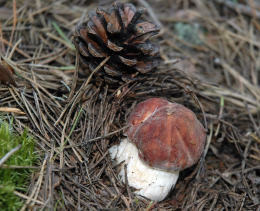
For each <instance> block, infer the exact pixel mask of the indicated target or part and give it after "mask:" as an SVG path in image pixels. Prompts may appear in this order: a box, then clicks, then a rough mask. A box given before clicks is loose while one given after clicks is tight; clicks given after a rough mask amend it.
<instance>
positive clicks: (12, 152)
mask: <svg viewBox="0 0 260 211" xmlns="http://www.w3.org/2000/svg"><path fill="white" fill-rule="evenodd" d="M21 147H22V145H21V144H19V145H18V146H17V147H15V148H13V149H12V150H10V152H8V153H7V154H6V155H5V156H4V157H2V158H1V160H0V166H1V165H3V164H4V162H5V161H7V160H8V158H9V157H11V156H12V155H13V154H14V153H15V152H16V151H18V150H19V149H20V148H21Z"/></svg>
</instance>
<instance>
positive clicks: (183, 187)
mask: <svg viewBox="0 0 260 211" xmlns="http://www.w3.org/2000/svg"><path fill="white" fill-rule="evenodd" d="M111 2H112V1H105V0H99V1H87V0H85V1H81V0H70V1H68V0H57V1H52V0H45V1H41V0H35V1H29V0H13V1H1V0H0V23H1V25H0V52H1V61H2V62H3V63H5V64H7V65H8V66H9V67H11V68H12V69H13V70H14V72H15V74H13V76H12V77H13V79H14V81H15V84H16V85H15V84H14V83H13V84H10V85H9V86H7V85H5V84H2V85H1V86H0V108H7V107H8V108H13V109H14V110H8V109H7V110H4V111H5V112H3V113H2V114H1V116H3V119H6V120H8V119H12V124H13V128H14V129H15V130H16V131H17V132H18V133H22V132H23V130H24V129H25V128H28V132H29V133H30V134H31V135H32V136H33V137H34V139H35V140H36V147H37V153H38V154H39V155H40V157H41V158H40V161H39V166H38V168H37V170H36V171H34V174H33V175H32V177H31V181H30V186H29V188H28V190H27V191H21V195H20V196H22V197H21V200H23V206H22V208H21V209H22V210H27V209H32V210H52V209H53V210H245V211H248V210H260V50H259V48H260V24H259V20H260V2H259V1H257V0H248V1H245V0H232V1H231V0H225V1H224V0H211V1H208V0H176V1H166V0H149V1H146V0H135V1H130V2H131V3H133V4H135V5H136V6H137V7H145V8H146V13H145V15H144V17H145V18H146V19H149V20H152V21H153V22H154V23H156V24H157V25H160V26H161V32H160V33H159V35H158V36H156V37H154V38H153V42H158V43H159V44H160V56H161V59H162V62H161V64H160V66H159V67H158V71H157V76H158V77H157V78H154V79H151V78H149V80H148V79H147V81H146V82H144V83H135V84H133V85H132V86H130V87H128V93H127V92H125V90H126V89H124V87H123V88H122V89H121V90H120V92H119V91H118V90H117V91H116V92H115V93H111V92H110V91H108V89H107V88H106V87H96V86H94V85H93V84H92V82H93V81H92V80H91V76H88V75H84V68H83V67H82V66H81V64H79V66H77V65H76V51H75V47H74V45H73V42H72V37H73V34H74V30H75V26H76V25H77V24H78V23H79V22H82V21H84V20H87V17H88V16H87V14H88V12H89V11H91V10H95V8H96V7H97V6H101V7H107V6H109V5H111ZM124 2H126V1H124ZM0 74H1V72H0ZM129 93H130V94H129ZM149 97H164V98H167V99H168V100H170V101H175V102H177V103H181V104H183V105H185V106H187V107H188V108H190V109H191V110H193V111H194V112H195V113H196V114H197V117H198V118H199V119H200V121H201V122H202V123H203V125H204V126H205V128H206V129H207V141H206V146H205V150H204V153H203V156H202V158H201V160H200V162H199V164H197V165H195V166H193V167H191V168H189V169H187V170H185V171H183V172H181V175H180V178H179V180H178V183H177V185H176V187H175V188H174V189H173V191H172V192H171V194H170V195H169V196H168V197H167V198H166V199H165V200H164V201H162V202H160V203H156V202H150V201H149V200H146V199H140V198H137V197H136V196H135V195H134V194H133V189H132V188H129V187H128V186H127V185H125V184H123V183H122V182H120V181H119V180H118V178H117V174H116V167H115V166H114V165H113V163H112V161H111V159H110V157H109V154H108V148H109V147H110V146H112V145H114V144H116V143H119V140H120V138H121V137H122V136H123V132H122V128H124V126H125V121H126V118H127V116H128V114H129V112H130V111H131V108H132V106H133V105H135V104H136V103H137V102H140V101H142V100H144V99H147V98H149ZM2 110H3V109H2ZM0 170H1V169H0ZM0 188H1V187H0ZM17 192H19V190H17ZM17 192H16V193H17Z"/></svg>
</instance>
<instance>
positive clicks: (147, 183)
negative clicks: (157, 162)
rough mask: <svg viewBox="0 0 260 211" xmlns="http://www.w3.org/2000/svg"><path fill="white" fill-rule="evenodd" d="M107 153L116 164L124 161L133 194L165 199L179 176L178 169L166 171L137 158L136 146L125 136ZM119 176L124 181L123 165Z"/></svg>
mask: <svg viewBox="0 0 260 211" xmlns="http://www.w3.org/2000/svg"><path fill="white" fill-rule="evenodd" d="M109 153H110V156H111V158H112V159H114V160H115V161H116V163H117V164H119V163H121V162H122V161H124V162H125V164H126V172H127V180H128V184H129V186H131V187H134V188H136V189H137V190H136V191H135V194H138V195H140V196H143V197H146V198H148V199H151V200H153V201H162V200H163V199H165V197H166V196H167V195H168V194H169V192H170V191H171V189H172V188H173V187H174V186H175V184H176V182H177V179H178V177H179V172H178V171H174V172H166V171H163V170H158V169H154V168H152V167H150V166H148V165H146V164H145V163H144V162H143V161H142V160H141V159H139V156H138V149H137V148H136V146H135V145H134V144H133V143H131V142H129V141H128V139H127V138H125V139H123V140H121V143H120V144H119V145H115V146H113V147H111V148H110V149H109ZM119 178H120V180H121V181H122V182H124V183H125V171H124V168H123V165H122V166H121V169H120V172H119Z"/></svg>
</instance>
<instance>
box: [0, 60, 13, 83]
mask: <svg viewBox="0 0 260 211" xmlns="http://www.w3.org/2000/svg"><path fill="white" fill-rule="evenodd" d="M13 74H14V73H13V69H12V68H11V67H10V66H9V65H8V64H4V63H3V62H2V64H1V63H0V82H2V83H4V84H12V85H14V86H16V83H15V80H14V77H13Z"/></svg>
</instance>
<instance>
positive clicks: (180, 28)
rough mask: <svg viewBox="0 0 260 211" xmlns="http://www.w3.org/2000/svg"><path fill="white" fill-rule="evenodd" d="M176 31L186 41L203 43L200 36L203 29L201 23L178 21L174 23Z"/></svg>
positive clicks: (196, 43) (197, 43)
mask: <svg viewBox="0 0 260 211" xmlns="http://www.w3.org/2000/svg"><path fill="white" fill-rule="evenodd" d="M174 31H175V33H176V34H177V35H178V37H179V38H180V39H182V40H184V41H186V42H189V43H192V44H195V45H202V44H203V42H202V40H201V39H200V38H199V33H201V32H202V29H201V27H200V25H199V24H197V23H193V24H187V23H176V24H175V25H174Z"/></svg>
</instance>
